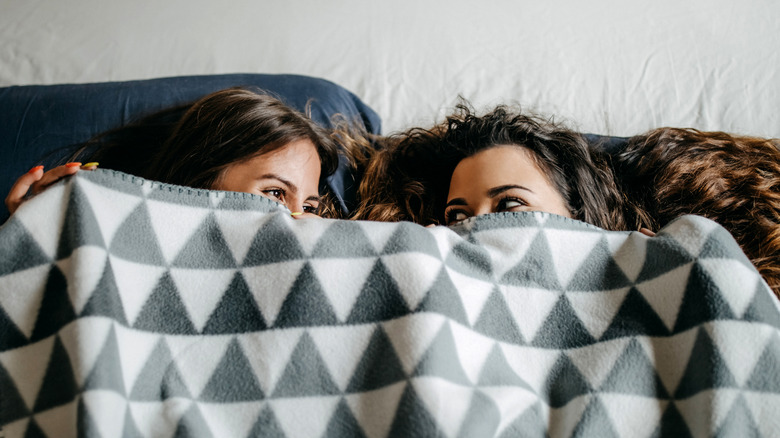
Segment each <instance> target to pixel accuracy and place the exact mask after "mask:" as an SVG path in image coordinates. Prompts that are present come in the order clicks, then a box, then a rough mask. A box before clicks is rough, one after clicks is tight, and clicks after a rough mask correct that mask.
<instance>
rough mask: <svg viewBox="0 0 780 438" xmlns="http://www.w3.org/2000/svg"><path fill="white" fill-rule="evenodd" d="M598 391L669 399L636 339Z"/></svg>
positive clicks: (624, 351) (629, 345)
mask: <svg viewBox="0 0 780 438" xmlns="http://www.w3.org/2000/svg"><path fill="white" fill-rule="evenodd" d="M599 389H600V391H602V392H610V393H613V392H614V393H620V394H634V395H639V396H644V397H648V398H656V399H668V398H669V394H668V393H667V392H666V389H665V388H664V385H663V384H662V383H661V380H660V378H659V377H658V374H656V372H655V367H654V366H653V363H652V362H651V361H650V359H649V358H648V357H647V356H646V355H645V353H644V350H643V349H642V347H641V346H640V345H639V343H638V342H637V340H636V339H632V340H631V341H630V342H629V343H628V346H627V347H626V349H625V350H623V354H622V355H621V356H620V357H619V358H618V360H617V362H616V363H615V365H614V366H613V367H612V371H610V373H609V375H608V376H607V378H606V381H605V382H604V384H603V385H602V386H601V388H599Z"/></svg>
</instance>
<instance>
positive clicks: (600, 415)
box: [572, 397, 620, 438]
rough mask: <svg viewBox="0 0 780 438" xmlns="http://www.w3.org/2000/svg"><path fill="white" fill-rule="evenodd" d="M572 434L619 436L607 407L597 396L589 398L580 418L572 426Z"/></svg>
mask: <svg viewBox="0 0 780 438" xmlns="http://www.w3.org/2000/svg"><path fill="white" fill-rule="evenodd" d="M572 436H599V437H604V438H610V437H614V438H619V437H620V435H618V434H617V432H615V428H614V426H613V425H612V420H611V419H610V418H609V414H608V413H607V409H606V408H605V407H604V404H603V403H601V400H600V399H599V398H598V397H595V398H593V399H591V402H590V404H588V407H587V408H586V409H585V413H584V414H582V420H580V422H579V423H578V424H577V427H575V428H574V433H573V434H572Z"/></svg>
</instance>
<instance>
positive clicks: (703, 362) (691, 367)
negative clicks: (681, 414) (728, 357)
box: [674, 329, 736, 399]
mask: <svg viewBox="0 0 780 438" xmlns="http://www.w3.org/2000/svg"><path fill="white" fill-rule="evenodd" d="M735 386H736V382H735V381H734V377H733V376H732V374H731V371H729V368H728V366H727V365H726V362H725V361H724V360H723V358H722V357H721V355H720V353H719V352H718V348H717V346H716V345H715V344H713V342H712V339H711V338H710V337H709V335H707V332H706V331H705V330H704V329H699V331H698V335H697V337H696V342H695V343H694V345H693V351H692V352H691V358H690V360H689V361H688V366H687V367H686V368H685V373H684V374H683V378H682V380H681V381H680V385H679V386H678V387H677V391H676V392H675V394H674V398H676V399H686V398H690V397H692V396H694V395H696V394H698V393H700V392H701V391H707V390H709V389H715V388H733V387H735Z"/></svg>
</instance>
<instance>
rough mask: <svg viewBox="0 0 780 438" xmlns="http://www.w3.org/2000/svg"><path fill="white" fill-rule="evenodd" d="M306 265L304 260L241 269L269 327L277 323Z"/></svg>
mask: <svg viewBox="0 0 780 438" xmlns="http://www.w3.org/2000/svg"><path fill="white" fill-rule="evenodd" d="M304 263H305V262H304V261H303V260H293V261H290V262H283V263H272V264H268V265H261V266H256V267H252V268H243V269H241V274H242V275H243V277H244V280H245V281H246V284H247V286H249V290H250V291H251V293H252V296H253V298H254V300H255V303H256V304H257V307H258V308H259V309H260V311H261V312H262V314H263V316H264V317H265V321H266V323H267V325H268V326H272V325H273V324H274V321H276V318H277V316H278V315H279V310H281V308H282V304H283V303H284V301H285V299H287V295H288V294H289V293H290V290H291V289H292V287H293V284H295V281H296V279H297V278H298V276H299V275H300V273H301V269H302V268H303V265H304Z"/></svg>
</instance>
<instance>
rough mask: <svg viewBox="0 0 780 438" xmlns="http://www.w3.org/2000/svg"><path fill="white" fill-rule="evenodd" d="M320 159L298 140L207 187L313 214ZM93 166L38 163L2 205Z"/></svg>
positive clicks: (15, 203)
mask: <svg viewBox="0 0 780 438" xmlns="http://www.w3.org/2000/svg"><path fill="white" fill-rule="evenodd" d="M320 167H321V164H320V158H319V155H318V154H317V148H316V147H315V146H314V143H312V142H311V141H310V140H298V141H294V142H291V143H288V144H287V145H285V146H283V147H281V148H279V149H276V150H274V151H272V152H269V153H267V154H262V155H257V156H255V157H252V158H250V159H248V160H245V161H241V162H238V163H233V164H231V165H229V166H227V168H226V169H225V170H224V172H223V174H222V177H221V178H220V179H219V180H218V181H217V183H216V184H214V186H213V187H211V189H213V190H224V191H231V192H246V193H252V194H256V195H261V196H265V197H267V198H269V199H272V200H274V201H276V202H279V203H281V204H284V205H285V206H286V207H287V208H288V209H289V210H290V211H291V212H292V213H293V217H295V218H305V217H317V210H318V208H319V203H320V196H319V179H320ZM95 168H97V166H95V165H92V166H81V163H68V164H66V165H63V166H58V167H55V168H53V169H51V170H49V171H47V172H44V171H43V168H42V167H40V166H38V167H35V168H33V169H31V170H30V171H29V172H27V173H25V174H24V175H22V176H21V177H20V178H19V179H17V180H16V183H15V184H14V186H13V187H12V188H11V191H10V192H9V193H8V196H7V197H6V198H5V205H6V206H7V207H8V211H10V212H11V213H14V212H15V211H16V209H17V208H19V206H20V205H21V204H22V203H23V202H24V200H25V196H26V195H27V193H28V192H29V193H30V195H33V196H34V195H36V194H38V193H39V192H41V191H43V190H44V189H46V188H47V187H49V186H50V185H52V184H54V183H55V182H57V181H59V180H60V179H62V178H64V177H66V176H68V175H73V174H75V173H76V172H78V171H79V170H81V169H84V170H93V169H95Z"/></svg>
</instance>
